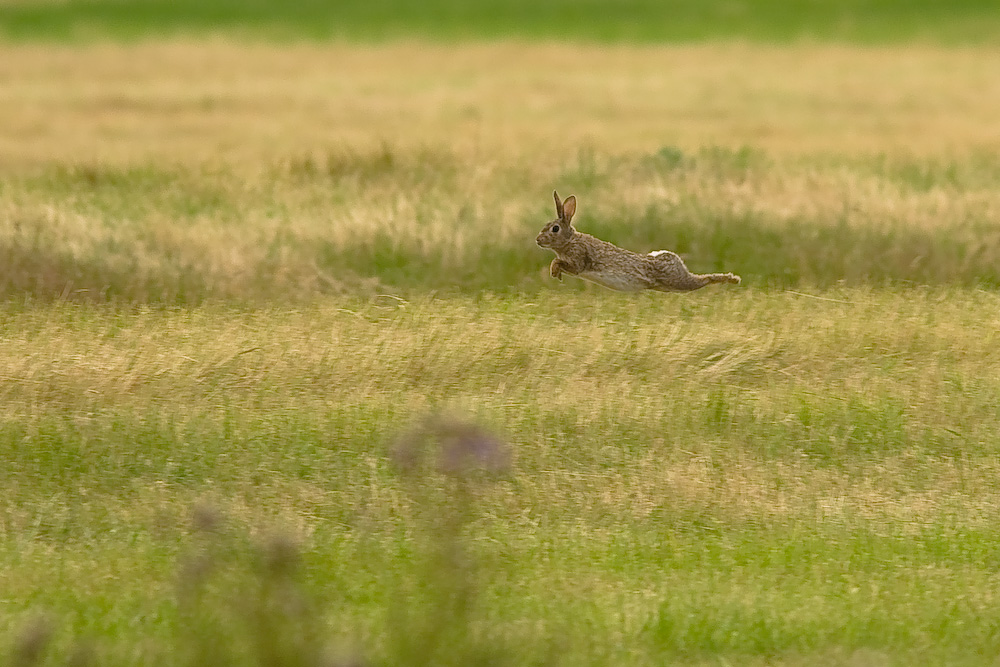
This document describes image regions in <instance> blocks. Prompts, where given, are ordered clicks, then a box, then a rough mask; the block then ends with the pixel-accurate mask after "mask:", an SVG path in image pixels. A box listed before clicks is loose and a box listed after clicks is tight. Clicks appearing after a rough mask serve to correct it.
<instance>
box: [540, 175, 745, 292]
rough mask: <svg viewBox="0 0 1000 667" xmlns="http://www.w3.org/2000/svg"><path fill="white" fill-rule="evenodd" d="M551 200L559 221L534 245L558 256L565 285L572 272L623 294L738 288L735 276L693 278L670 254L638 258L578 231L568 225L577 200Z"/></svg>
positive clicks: (555, 265) (556, 265) (554, 268)
mask: <svg viewBox="0 0 1000 667" xmlns="http://www.w3.org/2000/svg"><path fill="white" fill-rule="evenodd" d="M552 196H553V197H554V198H555V200H556V214H557V215H558V216H559V217H558V218H556V219H555V220H553V221H552V222H550V223H549V224H547V225H545V227H544V228H543V229H542V231H541V232H539V234H538V237H537V238H536V239H535V242H536V243H537V244H538V245H539V246H541V247H543V248H550V249H551V250H552V251H553V252H555V253H556V258H555V259H553V260H552V264H550V265H549V273H551V274H552V277H553V278H558V279H559V280H562V274H564V273H568V274H570V275H572V276H579V277H581V278H584V279H586V280H590V281H591V282H595V283H597V284H598V285H603V286H604V287H608V288H610V289H613V290H620V291H622V292H638V291H640V290H644V289H654V290H659V291H660V292H689V291H691V290H696V289H699V288H701V287H704V286H705V285H709V284H711V283H733V284H735V285H739V284H740V277H739V276H737V275H734V274H732V273H705V274H698V273H691V272H690V271H688V268H687V267H686V266H685V265H684V261H683V260H681V258H680V257H678V256H677V255H676V254H675V253H672V252H670V251H669V250H655V251H653V252H651V253H649V254H648V255H640V254H638V253H635V252H632V251H631V250H623V249H622V248H619V247H618V246H616V245H612V244H611V243H608V242H607V241H602V240H601V239H598V238H595V237H593V236H591V235H590V234H584V233H582V232H578V231H576V230H575V229H573V225H572V224H570V221H571V220H572V219H573V214H574V213H576V197H574V196H572V195H570V196H569V197H567V198H566V201H565V202H562V201H559V195H558V193H556V192H553V193H552Z"/></svg>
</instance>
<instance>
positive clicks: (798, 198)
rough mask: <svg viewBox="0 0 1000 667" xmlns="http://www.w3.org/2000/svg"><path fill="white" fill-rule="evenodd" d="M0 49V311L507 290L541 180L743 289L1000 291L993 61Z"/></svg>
mask: <svg viewBox="0 0 1000 667" xmlns="http://www.w3.org/2000/svg"><path fill="white" fill-rule="evenodd" d="M2 48H3V51H4V53H3V55H4V57H3V58H0V81H3V86H4V95H5V100H4V104H3V105H2V106H0V152H2V154H3V155H5V156H6V159H5V160H4V162H3V165H0V173H3V174H4V177H5V179H6V184H5V186H4V188H3V190H0V212H2V215H0V242H2V245H3V247H6V248H9V249H10V255H9V256H8V257H6V259H5V264H6V266H7V269H5V270H6V272H7V276H6V277H5V278H4V279H3V280H2V281H0V282H2V288H3V289H4V291H5V292H6V293H7V294H8V295H12V294H24V293H28V294H32V295H34V296H40V297H43V298H56V297H68V296H75V295H84V296H86V297H87V298H103V295H105V294H111V295H112V296H115V297H117V298H124V299H129V300H138V301H146V300H149V301H168V302H170V301H175V302H190V301H199V300H202V299H205V298H213V297H215V298H229V297H236V298H241V299H249V300H254V299H258V298H263V299H271V298H282V299H287V298H304V299H309V298H312V297H314V296H316V295H322V294H326V293H330V292H356V291H359V290H360V291H362V292H367V293H372V292H376V291H388V290H400V289H402V290H404V291H406V290H408V289H414V288H416V289H424V288H433V289H439V288H442V287H445V288H451V289H454V288H455V287H456V286H457V287H458V289H463V285H464V286H465V288H466V289H468V290H469V291H478V290H481V289H492V290H496V289H507V288H512V289H520V288H523V287H524V284H525V280H527V281H528V282H532V283H533V284H534V281H536V280H537V277H538V276H540V275H541V270H542V268H544V267H543V265H544V263H545V262H544V255H543V254H540V253H533V248H531V244H530V240H531V238H533V235H534V233H535V231H536V230H537V228H538V227H539V226H540V225H541V223H542V222H543V221H544V220H545V219H547V216H548V215H549V214H550V211H549V208H550V206H549V203H548V202H549V192H550V191H551V189H553V188H560V189H563V190H564V194H566V193H568V191H569V190H574V191H576V193H577V194H578V195H579V196H580V199H581V213H580V216H579V225H580V226H581V227H582V228H584V229H585V230H590V231H595V230H596V231H598V232H599V233H602V234H605V235H612V236H615V238H613V239H612V240H616V241H618V242H619V243H623V244H632V245H633V247H634V248H635V249H636V250H643V249H646V250H651V249H655V248H660V247H667V246H668V245H669V244H675V243H677V242H678V237H682V236H684V235H685V234H686V232H685V230H686V229H691V230H693V231H692V234H694V237H693V240H690V241H689V243H690V245H691V247H690V248H687V249H685V248H680V250H681V251H682V252H686V251H690V252H692V253H693V258H694V261H695V264H696V268H699V269H701V270H711V269H713V268H721V267H714V266H713V264H721V263H722V262H724V261H728V262H729V263H732V262H733V261H737V262H739V263H741V264H743V266H740V267H736V268H738V269H739V270H740V272H741V273H742V274H743V275H744V276H745V277H748V278H749V279H750V280H751V281H753V280H755V279H756V280H757V281H758V282H774V281H786V282H788V281H790V282H791V283H792V284H798V282H802V281H804V282H806V283H808V282H818V283H824V284H828V283H833V282H836V281H837V280H838V279H841V278H843V279H847V280H853V281H854V282H865V281H868V280H874V281H877V280H879V279H880V278H881V277H885V276H888V277H890V278H893V279H895V280H906V279H912V280H916V281H929V282H947V281H953V280H954V281H961V282H963V283H965V284H970V283H972V284H975V283H976V281H977V280H986V281H987V282H988V283H991V284H992V282H993V281H994V279H1000V278H996V277H995V276H994V275H993V273H991V272H990V269H989V267H990V266H993V265H994V262H993V258H994V257H995V256H1000V236H998V235H997V234H995V233H993V232H992V231H990V228H989V223H990V221H992V220H996V219H997V218H998V217H1000V188H998V187H997V184H998V182H1000V168H998V166H997V164H998V163H997V160H996V159H995V157H994V156H995V154H996V153H997V152H998V150H997V149H998V148H1000V129H998V127H1000V126H998V125H997V123H996V122H995V118H996V116H997V110H998V109H1000V85H998V83H997V80H996V77H995V76H993V73H994V72H995V71H996V69H997V67H998V64H1000V63H998V62H997V56H996V54H995V53H994V52H992V51H990V50H988V49H945V48H940V47H926V46H906V47H898V48H847V47H837V46H830V45H800V46H793V47H782V48H777V47H773V48H772V47H767V46H761V45H754V46H751V45H744V46H740V45H722V44H717V45H711V44H709V45H701V46H677V47H628V48H625V47H612V46H584V45H569V44H561V45H547V46H545V45H542V46H539V45H530V44H519V43H511V44H495V45H482V44H459V45H455V46H436V45H428V44H387V45H378V46H370V45H366V46H361V45H343V44H341V45H336V44H334V45H310V46H304V45H297V46H283V47H279V46H264V45H246V44H239V45H237V44H230V43H227V42H224V41H217V42H214V43H208V44H203V43H186V42H178V43H166V44H163V43H157V44H152V43H147V44H136V45H128V46H122V45H114V46H112V45H92V46H80V47H66V46H53V45H47V46H44V47H41V46H31V45H16V46H15V45H5V46H3V47H2ZM743 146H749V147H750V148H749V149H747V150H743V149H741V147H743ZM637 223H641V224H637ZM748 223H753V224H752V229H750V228H749V227H748ZM720 225H723V226H725V227H726V237H728V238H731V239H737V240H736V241H734V242H737V243H740V244H742V246H743V250H742V252H745V253H749V246H750V245H751V244H756V243H761V242H762V239H761V238H760V236H761V235H762V234H766V233H768V232H767V230H768V229H772V228H773V229H774V230H777V233H778V234H779V236H785V237H787V239H791V240H786V241H784V243H785V247H784V248H782V249H779V250H778V251H774V250H771V251H768V252H771V253H772V254H773V255H774V261H773V262H771V264H770V265H760V266H755V264H757V263H759V262H761V261H762V260H766V259H767V257H766V256H767V252H763V253H758V254H757V255H756V256H754V255H753V254H752V253H751V254H744V255H739V253H737V255H735V256H734V255H733V254H732V251H731V250H726V248H725V247H724V245H725V243H723V242H722V240H720V239H718V238H713V237H712V232H711V229H712V228H714V227H718V226H720ZM841 225H847V227H848V230H855V231H856V230H867V231H865V233H866V234H869V235H872V234H874V235H875V238H884V239H890V236H889V235H896V236H898V237H901V238H898V239H894V240H891V241H887V242H888V243H890V246H892V247H890V248H887V249H885V250H879V252H880V253H885V254H886V256H887V259H885V260H883V258H882V257H875V256H874V255H871V252H870V250H871V246H872V237H871V236H867V237H866V236H864V235H863V234H862V235H861V236H858V237H857V241H856V242H853V241H851V239H852V238H853V237H852V236H851V234H847V235H845V234H842V233H839V232H838V233H833V232H822V231H817V232H816V233H817V234H826V236H823V237H822V238H820V239H819V240H816V239H813V240H812V241H810V238H809V234H810V233H812V232H810V233H805V232H804V231H803V230H804V229H806V228H807V227H808V229H815V230H822V229H836V228H838V227H840V226H841ZM741 231H742V232H745V235H744V236H742V237H741V236H740V232H741ZM935 234H938V235H940V236H941V237H942V238H943V239H944V240H945V241H947V242H945V243H938V242H937V240H936V239H933V238H932V237H933V236H934V235H935ZM880 235H881V236H880ZM945 235H948V237H947V238H944V236H945ZM792 237H795V238H792ZM800 237H801V238H800ZM827 239H833V240H834V243H833V244H832V245H831V243H830V242H829V241H828V240H827ZM838 239H839V242H838ZM824 247H827V250H826V251H827V253H832V255H833V256H832V257H829V258H827V260H826V263H825V264H822V266H821V268H819V269H815V268H814V265H815V260H816V259H817V258H818V257H819V256H820V255H821V254H822V252H823V249H824ZM893 247H894V248H895V250H893ZM831 248H832V249H831ZM498 251H499V252H500V253H501V255H502V258H500V259H497V260H496V262H495V263H492V264H491V263H490V262H489V261H488V260H490V259H491V258H495V257H497V252H498ZM866 253H867V254H868V255H871V256H866ZM534 254H537V260H538V261H537V265H538V267H535V264H534V263H533V260H532V257H533V256H534ZM855 254H857V255H859V257H857V258H855V257H854V255H855ZM404 255H405V256H406V257H407V261H406V262H402V259H400V258H401V257H402V256H404ZM779 255H780V256H779ZM394 258H395V259H394ZM379 262H383V263H385V262H389V264H390V265H389V266H376V265H378V264H379ZM392 262H401V263H402V264H403V267H404V268H402V269H400V267H395V268H394V267H393V266H392V265H391V264H392ZM883 263H884V264H885V266H884V267H883V266H881V264H883ZM765 264H766V262H765ZM787 266H792V267H793V269H792V270H793V273H794V275H797V276H800V277H798V278H796V277H794V276H793V277H791V278H787V277H786V274H785V273H783V271H784V270H785V267H787ZM405 267H411V269H410V270H409V272H407V269H406V268H405ZM534 268H538V269H539V272H538V275H537V276H536V275H535V274H533V273H530V274H529V272H531V271H532V270H533V269H534ZM755 274H757V275H756V276H755ZM987 274H988V275H987ZM526 276H527V277H526ZM434 280H436V282H434ZM428 281H430V282H428Z"/></svg>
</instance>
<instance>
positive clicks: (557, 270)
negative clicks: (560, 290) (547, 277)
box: [549, 257, 563, 280]
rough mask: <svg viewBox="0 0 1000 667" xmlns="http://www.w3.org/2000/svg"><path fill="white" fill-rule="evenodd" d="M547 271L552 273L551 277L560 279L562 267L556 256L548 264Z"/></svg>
mask: <svg viewBox="0 0 1000 667" xmlns="http://www.w3.org/2000/svg"><path fill="white" fill-rule="evenodd" d="M549 273H550V274H552V277H553V278H557V279H559V280H562V274H563V267H562V262H560V261H559V258H558V257H557V258H556V259H554V260H552V263H551V264H549Z"/></svg>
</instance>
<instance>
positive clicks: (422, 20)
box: [0, 0, 1000, 44]
mask: <svg viewBox="0 0 1000 667" xmlns="http://www.w3.org/2000/svg"><path fill="white" fill-rule="evenodd" d="M998 26H1000V11H998V10H997V7H996V5H995V3H992V2H988V1H986V0H963V1H962V2H947V3H945V2H938V1H936V0H924V1H922V2H902V1H900V0H851V1H849V2H807V1H804V0H796V1H794V2H781V1H779V0H742V1H738V2H719V1H717V0H716V1H711V2H698V1H696V0H672V1H670V2H655V1H653V0H628V1H626V2H607V1H606V0H605V1H601V0H588V1H586V2H580V1H578V0H573V1H571V0H545V2H527V1H525V0H502V1H501V0H488V1H484V2H476V3H467V2H462V1H461V0H435V2H432V3H421V4H419V5H415V4H413V3H406V2H398V1H392V0H376V1H374V2H373V1H367V2H360V1H358V0H339V1H337V2H328V1H322V0H307V1H304V2H296V3H274V2H267V1H266V0H253V1H250V2H237V1H235V0H213V1H212V2H193V1H191V0H184V1H174V2H168V1H165V0H138V1H134V2H125V1H122V0H69V1H68V2H45V1H42V2H38V1H35V2H24V1H23V0H22V1H14V2H6V3H4V4H3V5H2V6H0V34H3V35H4V36H6V37H8V38H12V39H18V40H25V39H57V40H62V39H73V40H80V39H84V40H93V39H101V38H107V37H110V38H116V39H137V38H143V37H149V36H158V37H162V36H164V35H191V34H194V35H206V34H216V33H220V32H222V33H236V34H241V35H248V34H249V35H254V36H271V37H279V38H286V39H287V38H307V39H328V38H348V39H372V38H374V39H387V38H399V37H414V36H419V37H430V38H434V39H442V38H443V39H456V38H478V39H482V38H487V39H497V38H501V39H502V38H511V37H517V38H521V39H536V38H545V39H556V40H580V39H583V40H601V41H622V40H630V41H644V42H657V41H700V40H706V39H709V40H712V39H734V38H735V39H748V40H761V41H777V42H787V41H791V40H798V39H821V40H846V41H850V42H864V43H884V42H886V41H911V40H918V41H932V42H944V43H952V44H960V43H964V44H968V43H996V40H997V34H998V33H997V28H998Z"/></svg>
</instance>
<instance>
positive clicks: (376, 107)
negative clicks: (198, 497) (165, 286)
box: [0, 41, 1000, 173]
mask: <svg viewBox="0 0 1000 667" xmlns="http://www.w3.org/2000/svg"><path fill="white" fill-rule="evenodd" d="M2 48H3V55H4V57H3V58H2V59H0V80H2V81H3V83H4V97H5V100H4V105H3V108H2V109H0V150H2V151H3V153H4V154H5V155H7V156H8V159H7V160H6V161H5V163H6V165H7V166H8V167H14V166H16V165H22V166H23V165H25V164H27V165H30V164H38V163H45V162H50V161H57V162H75V161H81V160H82V161H95V160H96V161H102V162H104V161H112V162H115V161H136V160H139V161H147V160H151V159H155V160H162V161H164V162H167V163H176V162H181V163H188V164H190V163H202V162H218V161H224V162H232V163H243V164H250V165H253V164H256V163H257V162H259V161H260V160H261V159H262V158H264V159H265V160H266V159H275V158H284V157H286V156H287V155H289V154H294V153H298V152H303V151H309V150H310V149H314V148H317V147H320V148H322V147H326V146H331V145H347V146H352V147H358V148H362V149H363V148H370V147H372V146H377V145H379V144H381V143H388V144H389V145H392V146H400V147H425V146H448V147H449V149H450V150H454V151H456V152H458V153H460V154H461V155H474V156H477V157H479V158H485V157H488V156H492V158H493V159H494V160H500V159H503V160H507V159H511V158H519V159H524V158H525V157H526V156H530V157H531V158H532V159H531V160H530V162H529V163H528V165H526V166H528V167H529V168H531V173H536V169H537V170H542V171H543V172H544V165H545V163H549V164H550V165H551V163H553V162H558V161H560V160H565V159H566V158H567V157H568V156H572V155H575V154H576V151H577V147H578V146H580V145H587V146H591V147H593V148H594V149H595V150H597V151H598V152H600V153H612V154H619V153H626V152H633V151H639V152H649V151H652V150H656V149H658V148H660V147H661V146H665V145H671V146H679V147H681V148H682V149H684V150H692V149H697V148H699V147H701V146H704V145H726V146H731V145H737V146H739V145H744V144H751V145H754V146H758V147H760V148H762V149H764V150H766V151H768V152H777V153H782V154H785V153H792V154H802V153H815V152H819V151H822V152H832V153H837V154H850V155H857V154H868V153H879V152H895V151H902V152H904V153H907V154H910V153H913V154H927V153H942V152H945V153H957V154H961V153H963V152H967V151H972V150H982V151H991V152H996V151H997V150H998V149H1000V129H998V126H997V123H996V122H995V119H996V115H997V110H998V109H1000V83H998V81H997V77H996V76H995V72H996V71H997V69H998V68H1000V56H998V54H997V53H996V51H995V50H992V49H985V48H984V49H943V48H936V47H921V46H912V47H910V46H900V47H892V48H857V47H838V46H829V45H800V46H791V47H773V48H772V47H767V46H761V45H753V46H751V45H745V46H740V45H728V44H720V45H711V44H709V45H701V46H674V47H613V46H591V45H580V46H575V45H568V44H560V45H548V46H544V45H541V46H540V45H533V44H524V43H510V44H503V43H502V44H496V45H481V44H464V45H462V44H460V45H456V46H434V45H428V44H424V43H419V44H390V45H376V46H371V45H323V46H264V45H259V46H247V45H245V44H238V45H234V44H230V43H227V42H224V41H217V42H215V43H210V44H203V43H184V42H180V43H171V44H160V43H155V44H140V45H131V46H106V45H94V46H86V47H65V46H62V47H61V46H53V45H45V46H32V45H24V46H21V45H4V46H3V47H2ZM492 161H493V160H488V162H492ZM535 165H537V166H535ZM550 168H551V167H550Z"/></svg>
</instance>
